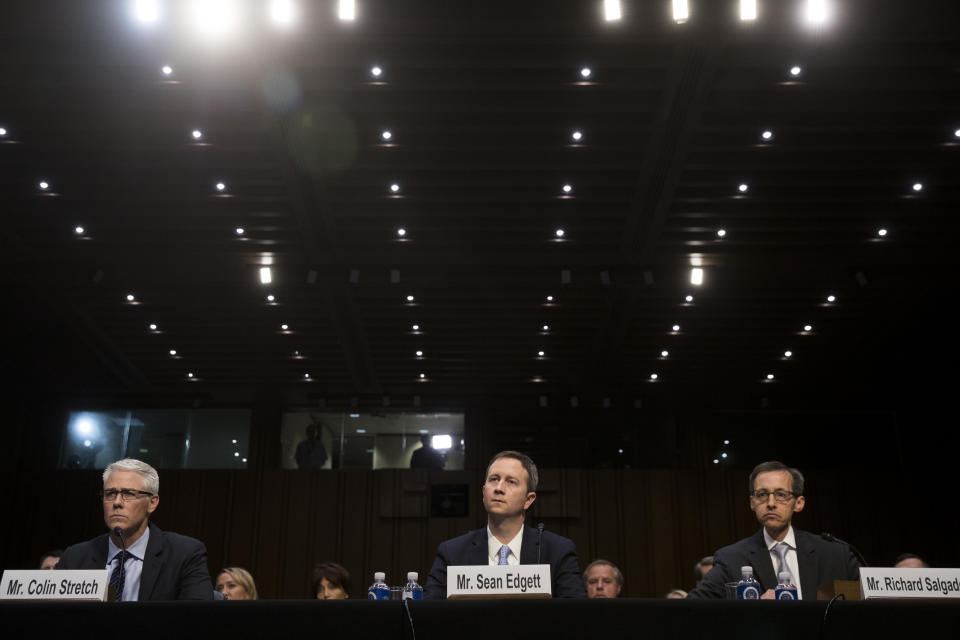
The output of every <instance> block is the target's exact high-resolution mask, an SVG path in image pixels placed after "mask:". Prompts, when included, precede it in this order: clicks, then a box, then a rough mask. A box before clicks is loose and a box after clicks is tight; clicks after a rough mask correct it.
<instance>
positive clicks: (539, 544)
mask: <svg viewBox="0 0 960 640" xmlns="http://www.w3.org/2000/svg"><path fill="white" fill-rule="evenodd" d="M542 542H543V523H542V522H538V523H537V564H540V548H541V547H542V546H543V545H542Z"/></svg>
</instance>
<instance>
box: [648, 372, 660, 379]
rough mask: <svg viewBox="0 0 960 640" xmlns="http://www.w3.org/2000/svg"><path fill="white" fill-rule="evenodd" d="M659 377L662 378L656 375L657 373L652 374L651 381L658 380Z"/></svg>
mask: <svg viewBox="0 0 960 640" xmlns="http://www.w3.org/2000/svg"><path fill="white" fill-rule="evenodd" d="M659 377H660V376H658V375H657V374H655V373H651V374H650V379H651V380H656V379H657V378H659Z"/></svg>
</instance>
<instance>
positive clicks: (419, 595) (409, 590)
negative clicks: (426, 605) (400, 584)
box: [403, 571, 423, 600]
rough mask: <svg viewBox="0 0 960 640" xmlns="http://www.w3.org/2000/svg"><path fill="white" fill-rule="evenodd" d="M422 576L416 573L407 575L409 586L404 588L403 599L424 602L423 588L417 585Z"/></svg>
mask: <svg viewBox="0 0 960 640" xmlns="http://www.w3.org/2000/svg"><path fill="white" fill-rule="evenodd" d="M419 577H420V575H419V574H418V573H417V572H416V571H411V572H410V573H408V574H407V586H405V587H404V588H403V599H404V600H406V599H407V598H409V599H410V600H423V587H421V586H420V585H419V584H418V583H417V578H419Z"/></svg>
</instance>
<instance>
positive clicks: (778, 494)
mask: <svg viewBox="0 0 960 640" xmlns="http://www.w3.org/2000/svg"><path fill="white" fill-rule="evenodd" d="M770 496H773V499H774V500H776V501H777V502H779V503H780V504H786V503H787V502H790V500H792V499H793V498H795V497H796V496H797V494H796V493H794V492H793V491H784V490H783V489H777V490H776V491H773V492H770V491H767V490H766V489H759V490H757V491H754V492H753V493H751V494H750V497H751V498H753V499H754V500H756V501H757V502H767V501H768V500H770Z"/></svg>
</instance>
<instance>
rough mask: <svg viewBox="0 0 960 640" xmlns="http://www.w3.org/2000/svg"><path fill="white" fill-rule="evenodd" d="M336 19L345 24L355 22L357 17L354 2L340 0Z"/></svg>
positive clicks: (354, 0)
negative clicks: (345, 22)
mask: <svg viewBox="0 0 960 640" xmlns="http://www.w3.org/2000/svg"><path fill="white" fill-rule="evenodd" d="M337 17H338V18H340V19H341V20H344V21H347V22H349V21H351V20H355V19H356V17H357V3H356V0H340V2H339V3H338V4H337Z"/></svg>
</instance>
